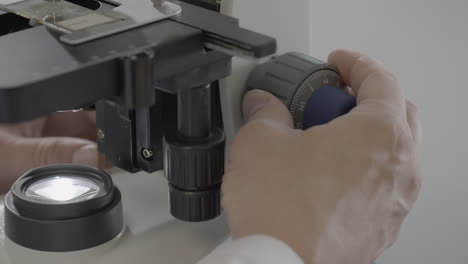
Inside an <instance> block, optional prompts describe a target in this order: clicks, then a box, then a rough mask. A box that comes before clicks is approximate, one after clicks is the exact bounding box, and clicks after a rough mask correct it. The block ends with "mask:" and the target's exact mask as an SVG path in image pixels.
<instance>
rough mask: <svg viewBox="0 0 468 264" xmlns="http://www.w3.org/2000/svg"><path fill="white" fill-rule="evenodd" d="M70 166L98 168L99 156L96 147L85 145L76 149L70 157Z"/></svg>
mask: <svg viewBox="0 0 468 264" xmlns="http://www.w3.org/2000/svg"><path fill="white" fill-rule="evenodd" d="M72 164H76V165H84V166H91V167H98V166H99V154H98V151H97V146H96V145H87V146H84V147H82V148H80V149H78V150H77V151H76V152H75V153H74V154H73V157H72Z"/></svg>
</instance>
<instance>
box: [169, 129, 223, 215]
mask: <svg viewBox="0 0 468 264" xmlns="http://www.w3.org/2000/svg"><path fill="white" fill-rule="evenodd" d="M163 151H164V157H165V158H164V171H165V176H166V178H167V180H168V181H169V186H170V193H169V198H170V209H171V213H172V215H173V216H174V217H176V218H177V219H180V220H183V221H189V222H201V221H207V220H211V219H213V218H215V217H216V216H218V215H220V213H221V206H220V188H221V182H222V176H223V174H224V152H225V136H224V132H223V131H222V130H221V129H219V128H216V129H213V131H212V132H211V136H210V137H209V138H206V139H203V140H201V141H196V140H190V141H184V140H181V138H178V136H177V134H176V133H174V134H170V135H166V136H165V138H164V147H163Z"/></svg>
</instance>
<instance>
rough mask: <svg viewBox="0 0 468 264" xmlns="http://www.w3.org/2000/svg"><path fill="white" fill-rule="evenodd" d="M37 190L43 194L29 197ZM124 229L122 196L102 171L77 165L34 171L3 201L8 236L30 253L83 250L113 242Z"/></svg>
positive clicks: (16, 183)
mask: <svg viewBox="0 0 468 264" xmlns="http://www.w3.org/2000/svg"><path fill="white" fill-rule="evenodd" d="M34 186H39V187H40V188H39V187H36V188H35V190H34V191H31V188H33V187H34ZM64 190H65V191H67V192H68V193H64ZM87 192H89V193H87ZM31 193H32V194H31ZM54 198H57V199H56V200H54ZM123 228H124V220H123V213H122V203H121V194H120V191H119V189H118V188H116V187H115V186H114V185H113V182H112V178H111V177H110V176H109V175H108V174H107V173H105V172H104V171H101V170H98V169H94V168H90V167H85V166H77V165H57V166H47V167H42V168H38V169H33V170H31V171H29V172H27V173H26V174H25V175H23V176H22V177H21V178H19V179H18V180H17V181H16V182H15V183H14V184H13V186H12V188H11V191H10V192H9V193H8V194H7V195H6V197H5V233H6V235H7V236H8V238H10V239H11V240H12V241H13V242H15V243H17V244H19V245H21V246H23V247H26V248H30V249H34V250H39V251H49V252H70V251H77V250H84V249H88V248H93V247H96V246H99V245H101V244H103V243H106V242H108V241H110V240H112V239H114V238H115V237H117V236H118V235H119V234H120V233H121V232H122V230H123Z"/></svg>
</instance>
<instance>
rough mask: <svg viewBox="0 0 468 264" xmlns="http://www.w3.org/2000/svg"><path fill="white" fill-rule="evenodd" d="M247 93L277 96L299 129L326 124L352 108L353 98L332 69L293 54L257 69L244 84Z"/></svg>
mask: <svg viewBox="0 0 468 264" xmlns="http://www.w3.org/2000/svg"><path fill="white" fill-rule="evenodd" d="M247 89H248V90H253V89H261V90H265V91H268V92H270V93H272V94H274V95H275V96H277V97H278V98H279V99H280V100H281V101H282V102H283V103H284V104H285V105H286V106H287V107H288V109H289V111H290V112H291V114H292V116H293V119H294V125H295V127H296V128H299V129H308V128H310V127H313V126H316V125H322V124H326V123H328V122H330V121H332V120H333V119H335V118H337V117H339V116H341V115H344V114H346V113H348V112H349V111H350V110H351V109H352V108H354V107H355V106H356V99H355V97H354V96H352V95H350V94H349V93H347V92H346V90H345V86H344V84H343V81H342V79H341V77H340V75H339V73H338V71H337V69H336V68H335V67H334V66H332V65H329V64H327V63H325V62H322V61H320V60H317V59H314V58H312V57H310V56H307V55H304V54H301V53H297V52H291V53H286V54H284V55H281V56H277V57H274V58H272V59H271V60H270V61H269V62H267V63H264V64H261V65H259V66H257V67H256V68H255V69H254V70H253V71H252V73H251V75H250V77H249V79H248V81H247Z"/></svg>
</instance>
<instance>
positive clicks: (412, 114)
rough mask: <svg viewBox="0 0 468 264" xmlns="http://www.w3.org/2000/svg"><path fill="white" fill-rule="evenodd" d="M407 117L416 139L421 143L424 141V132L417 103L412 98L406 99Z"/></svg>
mask: <svg viewBox="0 0 468 264" xmlns="http://www.w3.org/2000/svg"><path fill="white" fill-rule="evenodd" d="M406 119H407V121H408V125H409V127H410V129H411V134H412V135H413V139H414V141H415V142H416V143H417V144H420V143H421V141H422V132H421V122H420V119H419V111H418V108H417V107H416V105H415V104H414V103H413V102H411V101H410V100H406Z"/></svg>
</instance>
